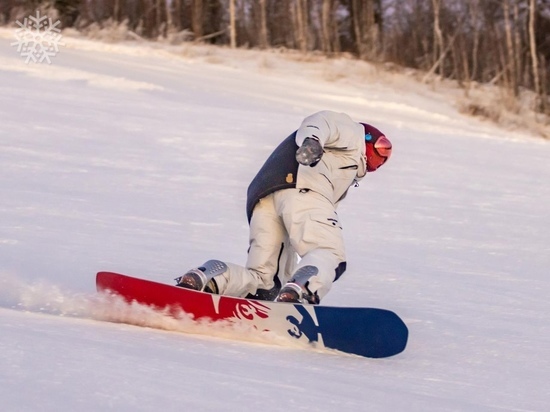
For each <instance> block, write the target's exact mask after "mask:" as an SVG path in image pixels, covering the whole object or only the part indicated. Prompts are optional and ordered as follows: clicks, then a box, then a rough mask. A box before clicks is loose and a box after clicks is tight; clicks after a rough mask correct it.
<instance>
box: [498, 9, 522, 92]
mask: <svg viewBox="0 0 550 412" xmlns="http://www.w3.org/2000/svg"><path fill="white" fill-rule="evenodd" d="M502 8H503V12H504V28H505V33H506V56H507V61H506V66H505V68H506V70H507V71H508V72H509V73H510V75H509V79H510V89H511V92H512V94H513V95H514V96H515V97H517V96H518V95H519V88H518V76H517V72H516V61H515V59H514V57H515V52H514V43H513V41H512V27H511V24H510V0H504V1H503V3H502Z"/></svg>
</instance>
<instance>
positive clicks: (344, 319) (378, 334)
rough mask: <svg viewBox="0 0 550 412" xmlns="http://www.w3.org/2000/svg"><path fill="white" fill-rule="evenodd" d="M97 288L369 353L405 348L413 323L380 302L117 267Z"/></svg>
mask: <svg viewBox="0 0 550 412" xmlns="http://www.w3.org/2000/svg"><path fill="white" fill-rule="evenodd" d="M96 287H97V290H98V292H109V293H113V294H116V295H120V296H121V297H122V298H123V299H124V300H126V301H127V302H129V303H131V302H137V303H139V304H143V305H148V306H151V307H153V308H154V309H158V310H163V311H165V312H167V313H169V314H172V315H174V316H176V315H177V313H179V312H180V311H182V310H183V311H184V312H185V313H187V314H189V315H192V316H193V318H194V319H195V320H199V319H209V320H211V321H214V322H215V321H219V320H225V321H234V322H244V323H246V324H248V325H250V326H252V327H253V329H255V330H258V331H259V332H260V333H261V332H262V331H270V332H271V333H275V334H276V335H278V336H283V337H286V338H287V339H289V340H300V341H304V342H308V343H310V344H313V346H315V347H317V348H323V347H324V348H329V349H335V350H338V351H341V352H346V353H350V354H356V355H360V356H365V357H369V358H385V357H389V356H393V355H396V354H398V353H400V352H402V351H403V350H404V349H405V346H406V345H407V339H408V329H407V326H406V325H405V323H404V322H403V321H402V320H401V319H400V318H399V316H397V315H396V314H395V313H394V312H391V311H389V310H385V309H377V308H361V307H334V306H322V305H302V304H295V303H283V302H271V301H261V300H253V299H242V298H235V297H230V296H220V295H214V294H210V293H205V292H198V291H194V290H190V289H184V288H181V287H177V286H172V285H167V284H163V283H158V282H154V281H151V280H145V279H139V278H135V277H131V276H127V275H122V274H118V273H113V272H99V273H98V274H97V276H96Z"/></svg>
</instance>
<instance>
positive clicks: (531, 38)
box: [529, 0, 541, 110]
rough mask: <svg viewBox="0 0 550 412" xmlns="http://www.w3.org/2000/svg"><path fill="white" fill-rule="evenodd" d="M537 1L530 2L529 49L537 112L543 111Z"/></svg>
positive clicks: (531, 0)
mask: <svg viewBox="0 0 550 412" xmlns="http://www.w3.org/2000/svg"><path fill="white" fill-rule="evenodd" d="M535 10H536V2H535V0H530V1H529V49H530V51H531V61H532V62H531V64H532V67H533V82H534V86H535V93H536V95H537V107H536V110H540V109H541V102H540V97H541V87H540V74H539V61H538V56H537V43H536V41H535Z"/></svg>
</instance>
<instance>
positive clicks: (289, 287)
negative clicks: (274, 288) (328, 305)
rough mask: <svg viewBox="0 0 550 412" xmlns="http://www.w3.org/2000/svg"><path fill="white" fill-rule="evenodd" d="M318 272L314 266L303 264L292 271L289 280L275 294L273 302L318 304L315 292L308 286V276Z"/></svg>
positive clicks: (317, 296)
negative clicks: (292, 273) (292, 274)
mask: <svg viewBox="0 0 550 412" xmlns="http://www.w3.org/2000/svg"><path fill="white" fill-rule="evenodd" d="M317 273H319V269H317V268H316V267H315V266H311V265H308V266H303V267H301V268H300V269H298V270H297V271H296V273H294V276H293V277H292V279H290V282H288V283H287V284H286V285H284V286H283V287H282V289H281V291H280V292H279V294H278V295H277V298H276V299H275V302H289V303H309V304H311V305H318V304H319V302H320V299H319V295H318V294H317V292H311V291H310V290H309V288H308V285H309V278H310V277H312V276H315V275H316V274H317Z"/></svg>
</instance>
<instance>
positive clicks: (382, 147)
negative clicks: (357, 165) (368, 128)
mask: <svg viewBox="0 0 550 412" xmlns="http://www.w3.org/2000/svg"><path fill="white" fill-rule="evenodd" d="M365 142H366V147H367V171H368V172H374V171H375V170H376V169H378V168H379V167H380V166H382V165H383V164H384V163H386V161H387V160H388V159H389V158H390V156H391V150H392V145H391V142H390V140H389V139H388V138H387V137H386V136H383V135H382V136H380V137H378V138H377V139H373V137H372V136H371V135H370V134H367V135H365Z"/></svg>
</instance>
